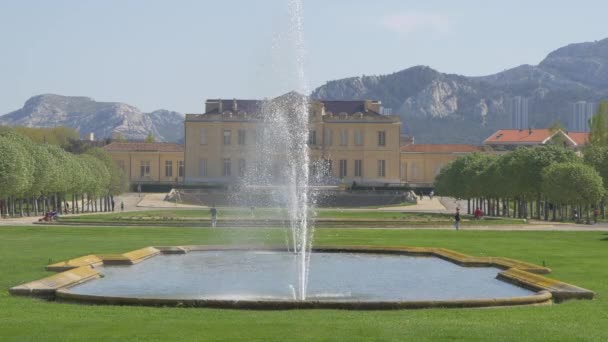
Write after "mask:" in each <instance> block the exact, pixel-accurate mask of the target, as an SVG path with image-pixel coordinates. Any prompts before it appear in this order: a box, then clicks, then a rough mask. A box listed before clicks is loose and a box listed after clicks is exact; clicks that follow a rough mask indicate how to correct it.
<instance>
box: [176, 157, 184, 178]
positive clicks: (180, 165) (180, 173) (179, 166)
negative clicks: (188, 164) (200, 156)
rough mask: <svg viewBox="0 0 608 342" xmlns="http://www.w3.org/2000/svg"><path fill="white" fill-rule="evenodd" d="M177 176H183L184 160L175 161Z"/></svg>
mask: <svg viewBox="0 0 608 342" xmlns="http://www.w3.org/2000/svg"><path fill="white" fill-rule="evenodd" d="M177 176H178V177H184V161H183V160H179V161H178V162H177Z"/></svg>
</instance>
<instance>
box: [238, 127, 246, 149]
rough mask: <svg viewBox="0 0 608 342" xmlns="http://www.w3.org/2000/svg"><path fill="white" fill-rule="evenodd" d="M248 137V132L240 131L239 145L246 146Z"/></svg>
mask: <svg viewBox="0 0 608 342" xmlns="http://www.w3.org/2000/svg"><path fill="white" fill-rule="evenodd" d="M246 137H247V131H245V130H244V129H239V145H245V141H246Z"/></svg>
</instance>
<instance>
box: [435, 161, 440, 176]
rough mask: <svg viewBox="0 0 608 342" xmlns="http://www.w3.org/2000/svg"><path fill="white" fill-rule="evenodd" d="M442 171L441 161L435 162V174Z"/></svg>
mask: <svg viewBox="0 0 608 342" xmlns="http://www.w3.org/2000/svg"><path fill="white" fill-rule="evenodd" d="M440 172H441V163H437V164H435V176H438V175H439V173H440Z"/></svg>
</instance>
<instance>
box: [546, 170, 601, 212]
mask: <svg viewBox="0 0 608 342" xmlns="http://www.w3.org/2000/svg"><path fill="white" fill-rule="evenodd" d="M542 188H543V192H544V193H545V194H546V195H547V197H548V198H550V199H551V200H553V201H555V202H556V203H562V204H565V203H573V204H582V205H585V206H587V208H588V207H589V205H592V204H596V203H597V202H598V201H599V200H600V199H601V198H602V196H603V195H604V192H605V189H604V184H603V182H602V178H601V177H600V175H599V174H598V172H597V171H596V170H595V169H594V168H593V167H591V166H589V165H585V164H582V163H573V162H567V163H556V164H553V165H550V166H548V167H547V168H546V169H545V170H544V171H543V177H542Z"/></svg>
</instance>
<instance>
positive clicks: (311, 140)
mask: <svg viewBox="0 0 608 342" xmlns="http://www.w3.org/2000/svg"><path fill="white" fill-rule="evenodd" d="M308 144H309V145H316V144H317V131H315V130H312V131H309V132H308Z"/></svg>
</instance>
